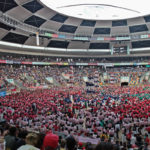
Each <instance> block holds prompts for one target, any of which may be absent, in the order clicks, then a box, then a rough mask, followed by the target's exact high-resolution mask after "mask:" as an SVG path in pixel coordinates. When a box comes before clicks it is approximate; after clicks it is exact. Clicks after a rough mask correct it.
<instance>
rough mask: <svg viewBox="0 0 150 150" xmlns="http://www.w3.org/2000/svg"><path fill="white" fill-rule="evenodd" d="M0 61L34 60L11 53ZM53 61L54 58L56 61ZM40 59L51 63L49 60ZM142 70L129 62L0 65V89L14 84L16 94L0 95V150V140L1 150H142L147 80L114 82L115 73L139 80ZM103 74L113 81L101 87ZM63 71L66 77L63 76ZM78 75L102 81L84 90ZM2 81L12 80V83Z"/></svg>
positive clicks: (149, 114) (149, 91) (147, 118)
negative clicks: (124, 64)
mask: <svg viewBox="0 0 150 150" xmlns="http://www.w3.org/2000/svg"><path fill="white" fill-rule="evenodd" d="M1 59H4V60H6V59H7V60H16V61H17V60H19V61H39V60H40V59H37V58H36V57H35V58H30V57H29V58H28V59H27V58H26V57H21V58H18V59H17V58H16V59H14V57H11V56H8V57H6V56H5V57H4V56H2V58H1ZM55 59H56V58H55ZM59 59H60V58H59ZM59 59H58V58H57V59H56V61H58V62H59V61H62V60H59ZM41 60H42V61H54V60H53V59H49V58H45V59H43V58H41ZM69 61H70V62H73V60H69ZM92 61H93V62H94V60H91V62H92ZM102 61H103V60H102ZM147 72H149V68H145V67H135V66H134V67H116V68H115V67H113V68H104V67H98V66H74V67H70V66H38V65H35V66H34V65H20V64H15V65H14V64H13V65H6V64H1V65H0V74H1V77H0V91H3V90H8V89H15V88H20V92H19V93H15V94H11V95H7V96H4V97H0V121H1V122H2V123H1V125H0V148H1V146H3V145H2V144H4V141H5V142H6V150H39V149H40V150H55V149H57V150H76V149H78V150H82V149H85V150H119V149H121V150H133V149H141V150H148V148H149V146H150V102H149V100H150V86H149V83H148V80H145V82H147V85H143V84H142V85H138V84H137V86H135V87H134V88H133V87H130V86H127V87H121V86H118V85H117V84H116V83H120V80H121V76H125V77H127V76H128V77H129V78H130V80H131V81H137V83H139V81H140V78H141V77H142V76H143V75H145V74H146V73H147ZM62 73H63V74H62ZM103 74H106V75H107V76H109V81H108V83H111V82H110V81H111V80H112V79H113V80H115V82H114V83H115V84H108V85H106V84H105V80H104V79H102V78H103ZM67 75H68V76H71V79H70V77H69V78H68V79H67V78H65V76H67ZM47 77H52V78H53V80H54V81H56V82H57V83H59V86H55V85H54V84H53V86H52V85H51V83H50V82H48V81H47V80H46V78H47ZM84 77H88V78H89V79H91V80H93V79H95V78H96V79H97V80H99V82H104V84H103V86H102V87H100V86H97V87H94V88H93V91H92V92H91V93H88V92H87V84H85V81H84ZM7 79H13V82H14V84H12V83H10V82H8V81H7ZM71 80H72V82H70V81H71ZM93 81H94V82H95V81H96V80H93ZM70 83H71V84H72V86H71V87H70ZM18 85H19V86H18ZM41 85H42V86H45V85H47V87H48V89H36V90H31V89H30V88H31V87H38V86H41ZM22 87H26V89H24V88H22ZM3 120H4V123H3ZM2 137H3V138H4V140H3V138H2ZM1 141H2V142H1ZM1 143H2V144H1Z"/></svg>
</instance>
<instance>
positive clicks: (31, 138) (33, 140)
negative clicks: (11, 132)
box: [17, 133, 40, 150]
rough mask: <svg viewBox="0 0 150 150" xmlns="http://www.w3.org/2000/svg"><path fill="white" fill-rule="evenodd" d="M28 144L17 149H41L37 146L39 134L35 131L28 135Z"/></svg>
mask: <svg viewBox="0 0 150 150" xmlns="http://www.w3.org/2000/svg"><path fill="white" fill-rule="evenodd" d="M25 141H26V145H23V146H21V147H20V148H19V149H17V150H40V149H38V148H36V147H35V145H37V141H38V136H37V135H36V134H35V133H29V134H28V135H27V136H26V140H25Z"/></svg>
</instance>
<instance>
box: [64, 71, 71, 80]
mask: <svg viewBox="0 0 150 150" xmlns="http://www.w3.org/2000/svg"><path fill="white" fill-rule="evenodd" d="M62 76H63V77H64V78H65V79H66V80H69V79H70V74H65V73H62Z"/></svg>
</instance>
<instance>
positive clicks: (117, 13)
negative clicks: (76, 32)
mask: <svg viewBox="0 0 150 150" xmlns="http://www.w3.org/2000/svg"><path fill="white" fill-rule="evenodd" d="M41 2H42V3H43V4H44V5H46V6H47V7H49V8H51V9H53V10H55V11H56V12H58V13H61V14H64V15H67V16H72V17H77V18H82V19H89V20H120V19H128V18H133V17H139V16H144V15H147V14H150V9H149V0H41Z"/></svg>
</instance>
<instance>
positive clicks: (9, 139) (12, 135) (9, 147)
mask: <svg viewBox="0 0 150 150" xmlns="http://www.w3.org/2000/svg"><path fill="white" fill-rule="evenodd" d="M16 133H17V129H16V127H10V128H9V133H8V135H6V136H5V141H6V150H15V143H16V140H17V138H16Z"/></svg>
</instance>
